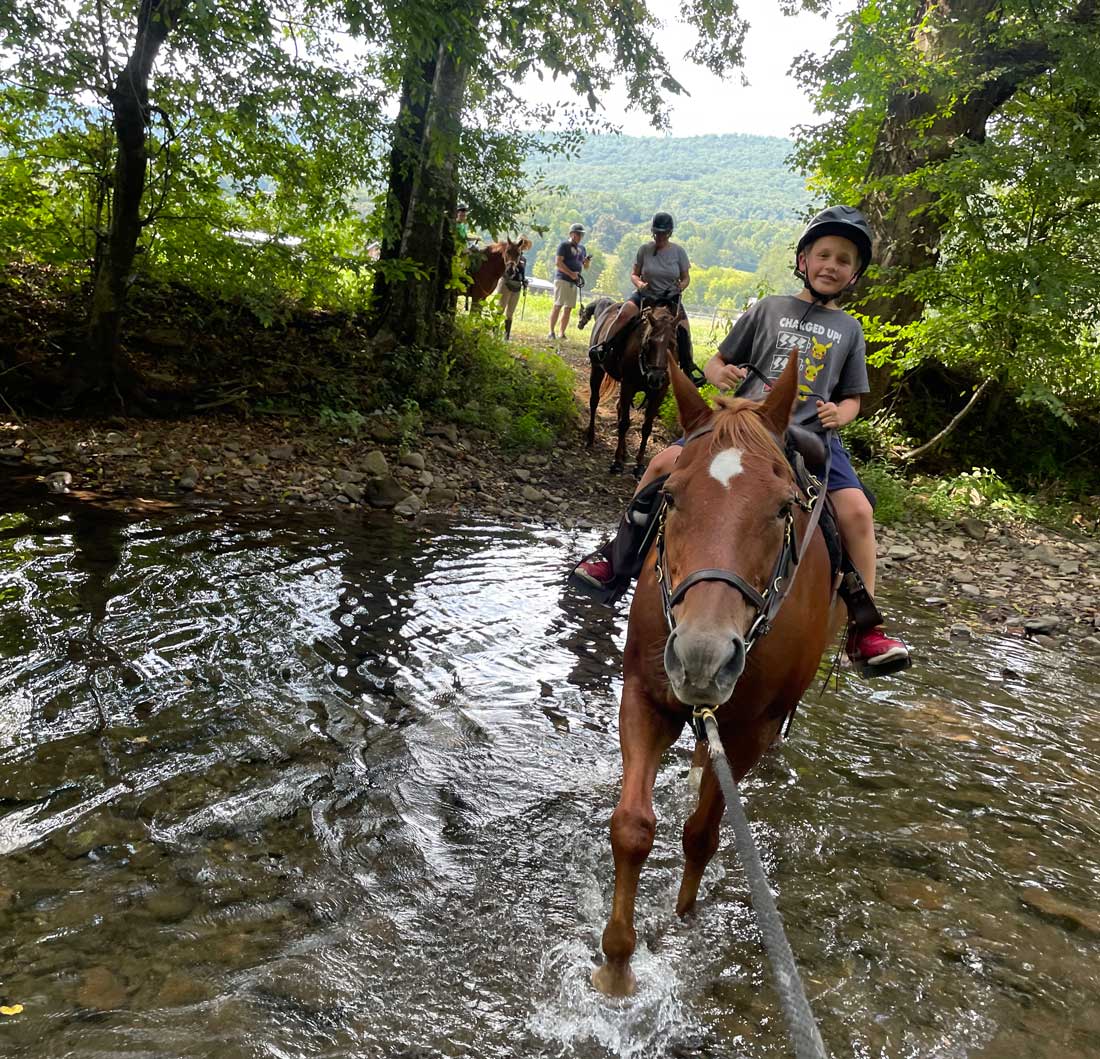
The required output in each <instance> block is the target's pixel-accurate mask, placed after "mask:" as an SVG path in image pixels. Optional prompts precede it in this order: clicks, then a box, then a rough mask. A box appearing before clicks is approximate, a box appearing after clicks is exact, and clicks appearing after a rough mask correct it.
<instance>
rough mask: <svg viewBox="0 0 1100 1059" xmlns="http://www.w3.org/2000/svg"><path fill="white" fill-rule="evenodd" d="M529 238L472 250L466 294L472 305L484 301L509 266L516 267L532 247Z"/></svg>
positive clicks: (495, 287) (507, 240) (502, 241)
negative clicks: (525, 251)
mask: <svg viewBox="0 0 1100 1059" xmlns="http://www.w3.org/2000/svg"><path fill="white" fill-rule="evenodd" d="M530 246H531V242H530V240H528V239H520V240H519V241H518V242H513V241H512V240H511V239H504V240H501V241H500V242H499V243H490V244H489V245H488V246H486V247H484V248H483V249H481V250H472V251H470V262H469V272H470V282H469V285H468V286H467V287H466V290H465V292H464V293H465V296H466V298H467V300H468V302H469V303H470V304H471V305H477V303H478V302H483V301H484V300H485V299H486V298H488V297H489V296H490V295H491V294H492V293H493V292H494V291H495V290H496V289H497V284H498V283H499V282H500V281H501V278H502V277H503V276H504V273H505V272H506V270H507V269H508V267H509V266H511V267H513V268H514V267H515V266H516V264H517V263H518V262H519V259H520V255H521V254H522V253H523V251H524V250H527V249H530Z"/></svg>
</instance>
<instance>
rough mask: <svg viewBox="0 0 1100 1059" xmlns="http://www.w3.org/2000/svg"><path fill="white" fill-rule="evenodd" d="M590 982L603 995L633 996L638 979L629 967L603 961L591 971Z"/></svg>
mask: <svg viewBox="0 0 1100 1059" xmlns="http://www.w3.org/2000/svg"><path fill="white" fill-rule="evenodd" d="M592 984H593V985H594V986H595V987H596V988H597V989H598V990H599V991H600V992H601V993H603V995H604V996H611V997H624V996H633V995H634V993H635V992H636V991H637V989H638V979H637V978H635V977H634V972H633V971H632V970H631V969H630V968H629V967H622V968H619V967H612V965H611V964H610V963H605V964H604V965H603V966H602V967H597V968H596V969H595V970H594V971H593V972H592Z"/></svg>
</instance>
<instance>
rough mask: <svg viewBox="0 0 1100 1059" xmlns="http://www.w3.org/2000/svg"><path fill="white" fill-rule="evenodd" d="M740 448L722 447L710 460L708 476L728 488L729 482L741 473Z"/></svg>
mask: <svg viewBox="0 0 1100 1059" xmlns="http://www.w3.org/2000/svg"><path fill="white" fill-rule="evenodd" d="M741 470H742V467H741V450H740V449H733V448H730V449H723V450H722V451H721V452H720V453H718V455H717V456H715V457H714V459H713V460H711V461H710V476H711V478H714V479H715V480H716V481H719V482H721V483H722V485H723V486H724V487H725V488H727V489H728V488H729V484H730V482H731V481H732V480H733V479H734V478H736V477H737V476H738V475H739V474H740V473H741Z"/></svg>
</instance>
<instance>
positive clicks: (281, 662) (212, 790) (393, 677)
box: [0, 501, 1100, 1059]
mask: <svg viewBox="0 0 1100 1059" xmlns="http://www.w3.org/2000/svg"><path fill="white" fill-rule="evenodd" d="M593 539H594V538H593V536H592V534H591V533H587V534H585V533H579V534H578V533H575V532H569V531H564V530H563V531H548V530H543V529H523V528H515V527H512V528H507V527H501V526H498V525H493V524H488V523H455V522H435V523H431V524H428V525H425V526H416V527H412V526H408V525H404V524H398V523H395V522H391V521H389V520H388V519H386V520H380V521H378V522H375V523H369V524H366V525H363V524H354V523H352V522H351V521H340V522H339V523H335V522H332V521H328V522H326V521H323V520H320V519H315V520H313V521H307V520H306V518H305V517H303V518H300V519H297V520H295V521H293V522H288V521H285V520H278V519H275V518H274V517H272V518H258V517H255V516H253V517H244V516H234V515H231V514H228V513H225V512H190V513H181V512H176V513H171V514H168V515H164V516H160V517H157V518H155V519H152V518H143V519H138V518H134V517H132V516H124V515H121V514H119V515H115V514H111V513H104V512H101V511H100V512H92V511H87V510H82V509H81V508H80V507H79V506H78V505H72V504H69V505H65V504H58V505H53V504H47V503H46V502H41V503H38V502H35V503H34V504H28V503H17V502H10V501H9V502H7V503H6V505H2V506H0V601H2V604H3V606H2V609H0V1004H2V1005H5V1008H4V1010H13V1006H15V1005H22V1011H21V1012H18V1013H17V1014H10V1015H2V1016H0V1055H4V1056H13V1057H27V1059H40V1057H41V1059H60V1057H74V1059H75V1057H79V1059H93V1057H106V1056H132V1057H139V1056H140V1057H173V1059H174V1057H179V1059H183V1057H188V1059H190V1057H199V1056H209V1057H217V1059H237V1057H241V1059H243V1057H273V1059H292V1057H293V1059H297V1057H302V1059H305V1057H310V1059H327V1057H333V1059H335V1057H340V1059H357V1057H372V1059H373V1057H387V1059H388V1057H407V1059H413V1057H416V1059H429V1057H431V1059H437V1057H448V1059H449V1057H459V1056H461V1057H477V1059H491V1057H501V1059H504V1057H522V1059H541V1057H547V1059H549V1057H552V1056H567V1057H577V1059H605V1057H611V1056H618V1057H624V1059H625V1057H639V1059H642V1057H645V1059H651V1057H662V1056H670V1057H688V1056H691V1057H715V1059H717V1057H719V1056H721V1057H742V1056H743V1057H754V1059H756V1057H761V1059H762V1057H781V1056H786V1055H788V1054H789V1052H788V1045H787V1041H786V1037H785V1033H784V1028H783V1022H782V1017H781V1016H780V1014H779V1010H778V1006H777V1001H776V996H775V993H774V991H773V989H772V987H771V984H770V981H769V978H768V972H767V968H766V964H765V958H764V955H763V952H762V950H761V948H760V944H759V941H758V936H757V934H756V930H755V926H754V924H753V919H752V912H751V909H750V908H749V907H748V905H747V903H746V893H747V891H746V887H745V883H744V879H743V876H742V874H741V871H740V868H739V867H738V865H737V863H736V860H735V857H734V853H733V850H732V848H731V847H728V846H726V845H725V841H724V842H723V847H722V849H721V851H720V853H719V855H718V857H717V858H716V860H715V862H714V864H713V865H712V867H711V869H710V870H709V871H708V874H707V877H706V879H705V881H704V886H703V891H702V899H701V903H700V908H699V912H698V914H697V916H696V917H695V919H694V920H693V921H690V922H681V921H679V920H678V919H677V918H676V917H675V915H674V914H673V902H674V898H675V891H676V886H677V883H678V873H679V865H680V854H679V829H680V826H681V824H682V822H683V819H684V816H685V815H686V813H687V811H688V810H689V808H690V804H691V796H690V793H689V790H688V787H687V783H686V779H685V776H686V771H687V766H688V760H689V756H690V748H689V744H688V741H687V737H686V736H685V737H683V738H682V740H681V742H680V744H678V745H677V747H675V748H674V750H673V752H672V753H671V754H670V755H669V757H668V760H667V761H666V763H665V766H664V768H663V769H662V771H661V773H660V776H659V778H658V784H657V791H656V799H657V809H658V815H659V825H658V836H657V844H656V847H655V849H654V852H653V855H652V856H651V858H650V861H649V864H648V865H647V868H646V871H645V873H644V874H643V880H642V887H641V891H640V895H639V935H640V946H639V953H638V957H637V959H636V963H635V967H636V970H637V971H638V975H639V979H640V991H639V993H638V995H637V996H636V997H634V998H633V999H631V1000H630V1001H627V1002H609V1001H606V1000H603V999H601V998H599V997H598V996H597V995H596V994H595V993H594V992H593V990H592V989H591V987H590V985H589V983H588V978H589V974H590V973H591V970H592V968H593V966H594V962H595V960H596V957H597V954H598V946H599V935H600V932H601V930H602V928H603V925H604V921H605V917H606V914H607V909H608V903H609V897H610V889H611V875H612V865H611V854H610V847H609V843H608V837H607V825H608V819H609V817H610V813H611V810H612V808H613V807H614V804H615V801H616V798H617V794H618V790H617V785H618V776H619V758H618V741H617V731H616V709H617V702H618V672H619V651H620V649H621V646H622V632H621V630H622V628H623V625H624V623H625V609H621V610H620V611H619V612H617V613H611V612H608V611H605V610H603V609H602V608H599V607H596V606H594V605H590V604H588V603H587V602H586V601H578V600H576V599H571V598H568V597H563V595H562V591H561V586H562V580H563V574H564V572H565V570H566V569H567V565H568V563H569V561H570V560H571V559H572V558H574V557H575V556H577V555H578V554H581V553H583V551H584V549H585V548H586V547H587V546H588V545H590V544H592V543H593ZM885 603H886V606H887V608H888V610H889V612H890V614H891V617H892V619H893V620H894V622H895V624H896V627H897V628H898V629H899V630H900V631H901V632H902V633H903V634H904V635H905V637H906V638H907V639H908V640H909V641H910V642H911V644H912V646H913V647H914V650H915V652H916V654H917V655H918V656H919V661H918V664H917V665H916V666H915V667H914V668H913V669H912V670H911V671H910V672H909V673H908V674H906V675H905V676H904V678H901V679H889V680H884V681H882V682H880V683H879V684H877V685H873V686H872V685H869V684H867V683H864V682H862V681H861V680H859V679H857V678H854V677H848V678H846V679H845V680H843V682H842V683H841V686H840V688H839V690H836V689H830V690H828V691H826V692H825V693H824V694H823V695H822V696H821V697H820V698H819V697H818V695H817V691H816V689H815V691H814V694H813V695H811V696H808V697H807V701H806V702H805V703H804V704H803V708H802V709H801V710H800V712H799V718H798V720H797V722H796V724H795V728H794V731H793V733H792V736H791V738H790V739H789V740H788V741H787V742H786V743H785V744H784V745H783V746H782V747H781V748H780V749H779V750H778V751H777V752H775V753H773V754H772V755H770V756H769V757H768V758H766V759H765V761H764V762H763V763H762V765H761V766H760V767H759V768H758V770H757V771H756V772H755V773H754V774H753V776H752V777H751V778H750V779H749V780H748V781H747V782H746V784H745V792H746V796H747V808H748V812H749V815H750V818H751V819H752V820H753V822H754V831H755V834H756V836H757V841H758V842H759V844H760V846H761V850H762V854H763V856H764V859H765V862H766V864H767V866H768V869H769V873H770V876H771V879H772V882H773V886H774V887H775V889H776V891H777V894H778V899H779V904H780V909H781V911H782V912H783V914H784V917H785V921H786V924H787V928H788V933H789V935H790V939H791V944H792V947H793V949H794V952H795V954H796V957H797V958H798V960H799V963H800V966H801V968H802V971H803V975H804V978H805V981H806V985H807V990H808V992H809V994H810V997H811V1002H812V1003H813V1005H814V1009H815V1012H816V1014H817V1016H818V1018H819V1020H820V1022H821V1027H822V1032H823V1035H824V1038H825V1041H826V1043H827V1044H828V1046H829V1048H830V1051H831V1053H832V1054H833V1055H834V1056H837V1057H840V1056H859V1057H864V1056H866V1057H872V1056H874V1057H891V1059H892V1057H900V1056H912V1057H921V1059H927V1057H944V1059H946V1057H964V1056H966V1057H969V1056H991V1057H1002V1056H1003V1057H1021V1056H1034V1057H1051V1059H1055V1057H1057V1059H1067V1057H1073V1056H1093V1055H1097V1054H1100V1003H1098V1002H1097V1001H1098V994H1100V964H1098V960H1097V956H1098V954H1100V909H1098V908H1097V904H1096V893H1097V890H1098V881H1100V880H1098V876H1100V719H1098V714H1100V668H1098V666H1097V664H1096V663H1095V662H1088V661H1086V660H1084V659H1078V658H1075V657H1074V656H1072V655H1061V654H1057V653H1054V652H1050V651H1048V650H1045V649H1042V648H1037V647H1032V646H1031V645H1030V644H1027V643H1024V642H1021V641H1019V640H1016V639H1008V638H1004V639H985V640H981V641H977V642H974V643H958V642H952V641H949V640H947V639H946V638H945V636H944V634H943V628H944V621H943V616H942V613H941V612H939V611H937V610H936V608H935V607H934V606H931V605H927V604H925V603H924V602H923V601H921V600H918V599H905V598H902V597H899V596H898V595H891V594H889V592H887V593H886V595H885ZM728 837H729V835H728V832H727V833H726V834H725V836H724V838H725V839H728ZM1039 888H1041V889H1039Z"/></svg>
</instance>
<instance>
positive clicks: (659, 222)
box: [649, 213, 675, 234]
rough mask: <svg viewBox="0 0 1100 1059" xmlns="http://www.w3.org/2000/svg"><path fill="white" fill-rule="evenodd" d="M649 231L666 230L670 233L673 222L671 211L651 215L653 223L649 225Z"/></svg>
mask: <svg viewBox="0 0 1100 1059" xmlns="http://www.w3.org/2000/svg"><path fill="white" fill-rule="evenodd" d="M649 227H650V230H651V231H654V232H668V233H669V234H671V233H672V229H673V228H674V227H675V224H674V223H673V220H672V214H671V213H655V214H654V215H653V223H652V224H651V225H650V226H649Z"/></svg>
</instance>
